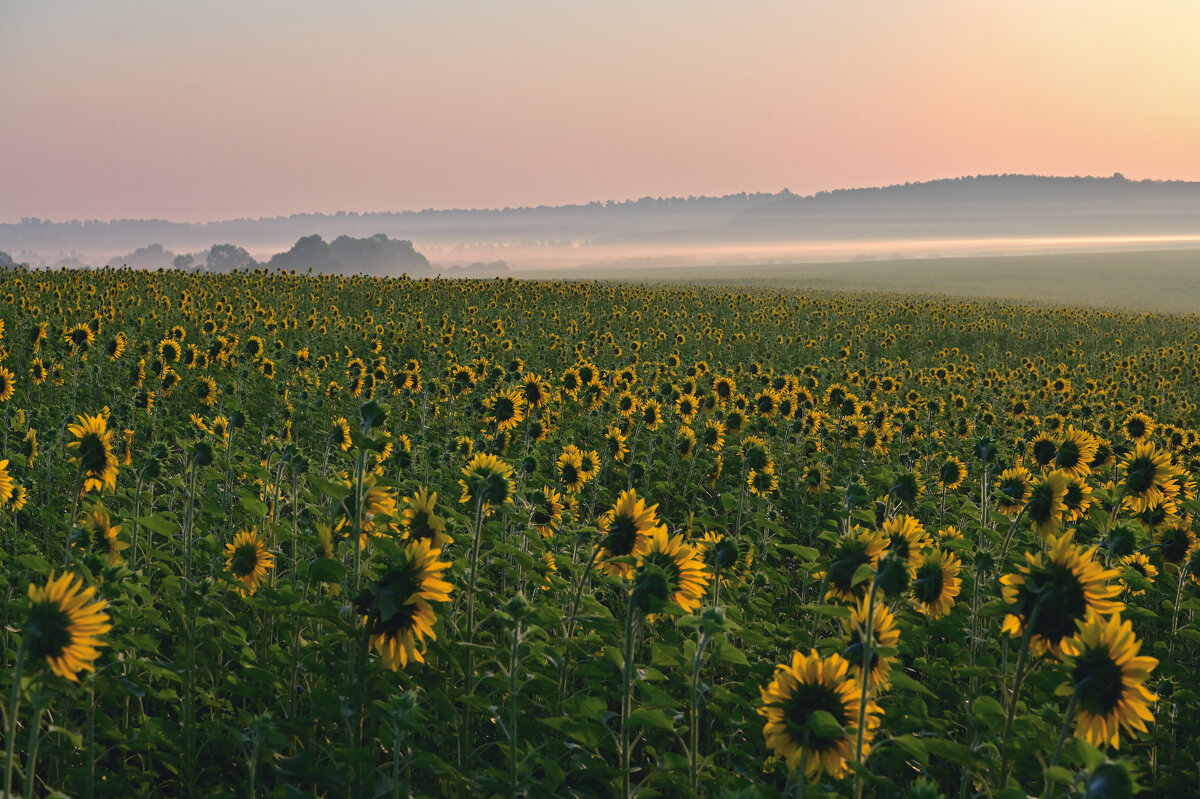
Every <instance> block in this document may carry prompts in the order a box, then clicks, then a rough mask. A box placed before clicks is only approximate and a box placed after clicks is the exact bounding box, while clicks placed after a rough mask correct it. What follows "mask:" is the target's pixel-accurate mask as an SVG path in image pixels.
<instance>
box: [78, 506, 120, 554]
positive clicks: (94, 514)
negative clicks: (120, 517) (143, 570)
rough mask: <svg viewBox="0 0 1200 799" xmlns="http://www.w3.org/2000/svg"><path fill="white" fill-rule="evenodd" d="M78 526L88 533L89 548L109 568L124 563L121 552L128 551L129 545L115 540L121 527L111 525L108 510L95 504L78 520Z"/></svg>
mask: <svg viewBox="0 0 1200 799" xmlns="http://www.w3.org/2000/svg"><path fill="white" fill-rule="evenodd" d="M79 526H80V527H82V528H83V529H84V530H86V531H87V533H88V544H90V547H89V548H90V549H92V551H94V552H95V553H96V554H98V555H102V556H103V557H104V559H105V560H106V561H107V562H108V565H109V566H119V565H121V564H122V563H124V562H125V558H123V557H121V552H122V551H123V550H126V549H129V544H128V543H126V542H125V541H121V540H119V539H118V538H117V535H118V534H119V533H120V532H121V525H119V524H117V525H114V524H113V523H112V519H111V518H110V517H109V515H108V510H107V509H106V508H105V507H104V506H103V505H101V504H100V503H96V504H95V505H93V506H92V507H90V508H88V509H87V510H85V511H84V512H83V517H82V518H81V519H80V520H79ZM85 546H87V544H85Z"/></svg>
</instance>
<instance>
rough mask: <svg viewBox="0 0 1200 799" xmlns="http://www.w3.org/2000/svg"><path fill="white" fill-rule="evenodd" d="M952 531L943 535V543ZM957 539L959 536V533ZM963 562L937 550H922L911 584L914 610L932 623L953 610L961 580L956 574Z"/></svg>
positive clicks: (955, 556) (949, 553)
mask: <svg viewBox="0 0 1200 799" xmlns="http://www.w3.org/2000/svg"><path fill="white" fill-rule="evenodd" d="M951 531H953V532H955V533H957V532H958V531H957V530H955V529H954V528H953V527H949V528H947V529H946V530H945V531H943V534H942V537H943V539H946V538H949V537H950V536H949V535H948V534H949V533H950V532H951ZM958 535H959V537H961V536H962V534H961V533H958ZM961 569H962V561H960V560H959V559H958V556H957V555H955V554H954V553H953V552H950V551H948V550H944V549H941V548H938V547H934V548H931V549H927V550H925V552H924V554H922V556H921V562H920V564H919V565H918V566H917V571H916V574H915V575H914V577H913V581H912V588H911V591H912V598H913V601H914V602H916V605H917V610H919V611H920V612H921V613H924V614H925V615H926V616H928V617H929V618H931V619H940V618H941V617H943V616H945V615H946V614H947V613H949V612H950V609H951V608H952V607H954V602H955V597H957V596H958V595H959V593H960V592H961V591H962V579H961V578H959V576H958V573H959V571H960V570H961Z"/></svg>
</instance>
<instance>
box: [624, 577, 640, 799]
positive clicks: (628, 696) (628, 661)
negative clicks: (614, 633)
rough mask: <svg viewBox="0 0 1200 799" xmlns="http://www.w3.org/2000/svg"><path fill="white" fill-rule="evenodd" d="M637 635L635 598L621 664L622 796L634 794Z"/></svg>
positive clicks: (629, 612)
mask: <svg viewBox="0 0 1200 799" xmlns="http://www.w3.org/2000/svg"><path fill="white" fill-rule="evenodd" d="M636 637H637V614H636V612H635V610H634V604H633V598H632V597H630V600H629V609H628V610H627V611H626V612H625V661H624V663H623V664H622V665H621V796H623V797H626V799H629V798H630V797H632V796H633V793H632V790H631V785H630V779H629V761H630V751H629V750H630V746H629V714H630V711H631V707H632V704H633V648H634V639H635V638H636Z"/></svg>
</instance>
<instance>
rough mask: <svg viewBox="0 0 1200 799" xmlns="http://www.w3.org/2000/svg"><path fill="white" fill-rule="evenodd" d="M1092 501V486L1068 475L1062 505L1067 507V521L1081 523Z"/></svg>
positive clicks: (1081, 479) (1083, 479) (1082, 479)
mask: <svg viewBox="0 0 1200 799" xmlns="http://www.w3.org/2000/svg"><path fill="white" fill-rule="evenodd" d="M1064 473H1065V472H1064ZM1092 501H1093V497H1092V486H1091V485H1090V484H1089V483H1088V481H1087V480H1086V479H1085V478H1083V477H1073V476H1071V475H1070V474H1068V475H1067V493H1066V494H1065V495H1064V496H1063V504H1064V505H1066V506H1067V511H1066V519H1067V521H1072V522H1075V521H1082V520H1083V519H1085V518H1087V514H1088V509H1089V508H1091V506H1092Z"/></svg>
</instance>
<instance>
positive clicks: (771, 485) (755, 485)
mask: <svg viewBox="0 0 1200 799" xmlns="http://www.w3.org/2000/svg"><path fill="white" fill-rule="evenodd" d="M746 485H747V487H748V488H749V489H750V493H751V494H752V495H754V496H756V497H768V496H770V495H771V494H773V493H775V492H776V491H777V490H778V489H779V477H778V476H777V475H776V474H775V464H774V463H771V462H770V461H768V462H767V464H766V465H765V466H763V468H761V469H751V470H750V471H749V472H747V473H746Z"/></svg>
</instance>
